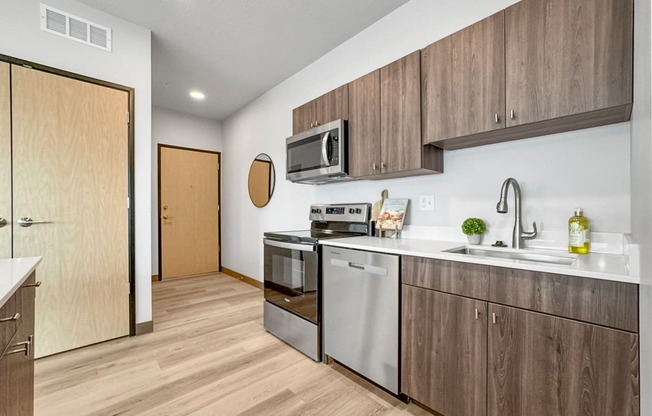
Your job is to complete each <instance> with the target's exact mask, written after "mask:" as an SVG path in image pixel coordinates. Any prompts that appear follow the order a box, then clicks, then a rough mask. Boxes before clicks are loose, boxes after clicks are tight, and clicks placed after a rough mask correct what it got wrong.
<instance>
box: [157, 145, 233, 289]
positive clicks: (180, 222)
mask: <svg viewBox="0 0 652 416" xmlns="http://www.w3.org/2000/svg"><path fill="white" fill-rule="evenodd" d="M159 157H160V169H161V171H160V176H161V178H160V179H161V183H160V186H161V188H160V192H161V204H160V208H159V209H160V221H161V236H160V238H161V270H160V271H159V273H160V275H161V277H162V278H168V277H180V276H190V275H196V274H204V273H213V272H217V271H218V270H219V268H220V265H219V215H218V209H219V206H218V203H219V181H218V178H219V175H218V169H219V161H220V159H219V157H220V156H219V154H217V153H209V152H202V151H195V150H189V149H179V148H172V147H163V146H162V147H160V153H159Z"/></svg>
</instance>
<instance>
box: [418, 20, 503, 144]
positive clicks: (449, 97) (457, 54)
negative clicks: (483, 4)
mask: <svg viewBox="0 0 652 416" xmlns="http://www.w3.org/2000/svg"><path fill="white" fill-rule="evenodd" d="M503 27H504V12H499V13H496V14H495V15H493V16H490V17H488V18H486V19H484V20H482V21H480V22H478V23H475V24H473V25H471V26H469V27H467V28H465V29H463V30H461V31H459V32H457V33H455V34H453V35H451V36H448V37H447V38H444V39H442V40H440V41H437V42H435V43H433V44H432V45H430V46H428V47H426V48H425V49H423V51H422V53H421V82H422V84H421V86H422V94H423V100H422V118H423V132H422V134H423V143H424V144H426V143H432V142H437V141H439V140H444V139H450V138H455V137H462V136H468V135H470V134H476V133H482V132H486V131H490V130H496V129H501V128H504V127H505V44H504V39H503V38H504V36H503Z"/></svg>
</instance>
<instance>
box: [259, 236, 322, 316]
mask: <svg viewBox="0 0 652 416" xmlns="http://www.w3.org/2000/svg"><path fill="white" fill-rule="evenodd" d="M263 242H264V244H265V250H264V251H265V272H264V277H265V300H267V301H268V302H271V303H273V304H275V305H277V306H279V307H281V308H283V309H286V310H288V311H290V312H292V313H294V314H296V315H298V316H300V317H302V318H304V319H307V320H309V321H311V322H313V323H315V324H317V323H318V315H317V311H318V296H317V288H318V283H319V251H318V246H317V245H315V244H294V243H287V242H284V241H277V240H270V239H268V238H266V239H264V240H263Z"/></svg>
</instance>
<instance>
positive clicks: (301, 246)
mask: <svg viewBox="0 0 652 416" xmlns="http://www.w3.org/2000/svg"><path fill="white" fill-rule="evenodd" d="M263 243H264V244H265V245H268V246H274V247H278V248H287V249H288V250H299V251H316V250H317V246H316V245H314V244H295V243H286V242H284V241H276V240H270V239H267V238H266V239H264V240H263Z"/></svg>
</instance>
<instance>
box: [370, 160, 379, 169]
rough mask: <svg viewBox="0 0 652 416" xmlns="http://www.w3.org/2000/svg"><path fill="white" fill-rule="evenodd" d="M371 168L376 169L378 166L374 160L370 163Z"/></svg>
mask: <svg viewBox="0 0 652 416" xmlns="http://www.w3.org/2000/svg"><path fill="white" fill-rule="evenodd" d="M371 168H372V169H373V170H376V169H377V168H378V167H377V166H376V162H374V163H372V164H371Z"/></svg>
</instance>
